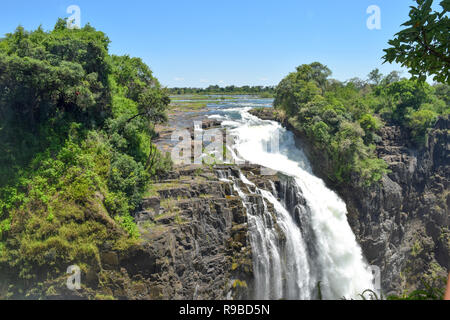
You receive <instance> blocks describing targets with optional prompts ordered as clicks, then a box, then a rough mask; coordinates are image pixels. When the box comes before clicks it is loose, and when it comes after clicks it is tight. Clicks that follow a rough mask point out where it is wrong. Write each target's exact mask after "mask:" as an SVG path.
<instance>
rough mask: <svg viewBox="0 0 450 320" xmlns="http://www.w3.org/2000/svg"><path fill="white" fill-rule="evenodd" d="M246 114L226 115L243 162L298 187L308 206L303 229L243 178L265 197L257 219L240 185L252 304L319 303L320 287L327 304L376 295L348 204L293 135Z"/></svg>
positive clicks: (268, 195)
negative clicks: (274, 145)
mask: <svg viewBox="0 0 450 320" xmlns="http://www.w3.org/2000/svg"><path fill="white" fill-rule="evenodd" d="M249 109H250V108H249V107H245V108H233V109H230V110H229V112H230V115H229V116H228V115H227V113H226V110H225V117H226V118H227V119H228V120H227V121H224V122H223V125H224V126H227V127H228V128H230V129H231V133H232V135H233V136H235V137H236V138H235V145H234V149H235V150H236V153H237V154H238V156H239V158H240V159H244V160H247V161H249V162H251V163H255V164H259V165H262V166H265V167H267V168H270V169H273V170H276V171H279V172H282V173H284V174H286V175H287V176H289V177H292V179H293V180H294V183H295V186H294V187H296V188H297V189H298V193H299V194H301V197H302V198H304V199H305V200H306V204H305V205H304V206H300V208H303V209H302V210H303V211H302V212H301V213H300V216H301V217H300V219H301V220H302V221H304V223H303V225H299V223H296V221H294V217H293V212H289V211H288V209H289V208H288V207H287V203H285V202H283V199H281V200H280V201H279V200H278V199H277V198H276V197H275V196H274V195H273V194H272V193H271V192H269V191H266V190H261V189H259V188H257V187H256V186H254V185H253V184H252V183H251V182H250V181H248V180H247V179H246V178H245V177H241V181H243V182H244V184H245V185H246V187H247V188H248V191H249V192H251V193H254V194H259V195H261V196H262V198H263V207H264V210H263V212H255V210H254V206H252V204H251V203H250V202H249V201H248V200H247V196H246V194H245V193H244V192H243V191H242V190H241V188H242V186H241V187H239V186H238V185H237V184H236V183H235V188H236V190H237V191H238V193H239V194H240V196H241V197H242V199H243V201H244V204H246V207H247V213H248V221H249V229H250V232H249V233H250V235H249V237H250V242H251V245H252V250H253V260H254V261H253V264H254V273H255V298H257V299H280V298H285V299H315V298H317V290H316V288H317V285H318V283H319V282H320V288H321V292H322V296H323V298H324V299H340V298H343V297H345V298H358V294H360V293H362V292H363V291H364V290H366V289H373V284H372V274H371V271H370V270H369V267H368V266H367V264H366V263H365V261H364V258H363V255H362V251H361V248H360V247H359V245H358V243H357V242H356V238H355V236H354V234H353V232H352V230H351V228H350V226H349V224H348V221H347V217H346V214H347V209H346V205H345V203H344V202H343V201H342V200H341V199H340V198H339V197H338V195H337V194H336V193H334V192H333V191H331V190H330V189H328V188H327V187H326V186H325V183H324V182H323V181H322V180H321V179H319V178H317V177H316V176H314V175H313V173H312V170H311V166H310V164H309V161H308V159H307V158H306V156H305V154H304V153H303V151H302V150H301V149H299V148H298V147H297V146H296V144H295V140H294V137H293V134H292V133H290V132H288V131H287V130H286V129H284V128H283V127H281V125H279V124H278V123H276V122H273V121H264V120H260V119H258V118H256V117H254V116H252V115H251V114H249V113H248V110H249ZM236 112H237V113H238V114H236ZM232 114H233V115H234V117H233V116H232ZM273 137H279V150H268V148H267V145H268V143H269V142H270V141H271V139H272V138H273ZM268 203H270V204H271V205H272V206H273V207H274V209H275V211H276V225H278V227H279V229H281V233H282V235H280V234H279V233H280V230H279V229H276V228H275V227H274V225H275V223H274V221H272V217H271V215H270V213H269V212H268V210H267V204H268ZM295 205H297V204H295ZM306 229H308V230H309V232H308V233H309V234H308V237H307V238H305V237H306V235H305V232H306V231H305V230H306ZM281 239H283V241H281Z"/></svg>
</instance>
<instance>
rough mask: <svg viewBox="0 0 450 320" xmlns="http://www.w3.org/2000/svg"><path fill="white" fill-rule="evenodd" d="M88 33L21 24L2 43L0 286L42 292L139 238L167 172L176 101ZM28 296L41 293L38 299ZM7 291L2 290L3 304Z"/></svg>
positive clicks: (133, 62)
mask: <svg viewBox="0 0 450 320" xmlns="http://www.w3.org/2000/svg"><path fill="white" fill-rule="evenodd" d="M108 45H109V39H108V38H107V37H106V35H105V34H103V33H102V32H100V31H96V30H95V29H94V28H93V27H91V26H90V25H86V26H85V27H84V28H82V29H80V30H69V29H67V28H66V22H65V21H64V20H61V19H60V20H59V21H58V22H57V24H56V26H55V28H54V30H52V31H49V32H45V31H43V30H42V28H39V29H37V30H35V31H32V32H27V31H25V30H24V29H23V28H22V27H18V28H17V30H16V31H15V32H14V33H11V34H8V35H7V36H6V38H5V39H3V40H2V41H0V88H1V89H0V115H1V116H0V149H1V153H0V176H1V177H2V179H1V181H0V274H1V276H0V284H1V283H3V282H4V281H7V282H9V283H14V284H15V285H14V286H11V287H10V288H9V292H8V295H9V296H16V297H21V296H25V297H39V296H40V294H42V292H40V291H39V290H38V289H37V288H40V286H41V285H42V283H44V282H45V281H47V280H48V279H55V278H57V277H59V276H62V275H64V274H65V270H66V268H67V267H68V266H69V265H72V264H77V265H79V266H80V267H81V268H82V270H83V271H84V272H87V271H88V270H89V269H92V268H94V269H96V270H97V271H98V270H100V269H101V262H100V251H101V248H104V247H105V246H108V247H109V248H110V249H112V250H125V249H126V248H127V247H129V246H130V245H132V244H134V243H136V241H138V236H139V233H138V229H137V227H136V225H135V223H134V220H133V218H132V217H131V215H130V214H131V213H132V211H133V210H134V209H135V208H136V206H137V205H138V204H139V202H140V200H141V197H142V195H143V194H144V193H145V192H146V191H147V189H148V187H149V183H150V181H151V180H152V179H153V178H157V177H158V176H159V175H161V174H163V173H164V172H165V171H167V170H168V169H170V166H171V162H170V159H169V158H168V157H163V156H162V155H160V154H159V152H158V151H157V149H156V147H155V146H154V145H153V144H152V138H153V137H154V135H155V132H154V125H155V124H156V123H159V122H163V121H165V119H166V114H165V111H166V109H167V106H168V105H169V103H170V99H169V96H168V93H167V92H166V90H165V89H163V88H162V87H161V86H160V84H159V82H158V80H157V79H156V78H155V77H153V75H152V72H151V70H150V69H149V68H148V66H146V65H145V64H144V63H143V62H142V61H141V60H140V59H138V58H130V57H128V56H111V55H109V54H108ZM30 288H33V289H32V290H30ZM2 294H3V293H2V292H0V295H2Z"/></svg>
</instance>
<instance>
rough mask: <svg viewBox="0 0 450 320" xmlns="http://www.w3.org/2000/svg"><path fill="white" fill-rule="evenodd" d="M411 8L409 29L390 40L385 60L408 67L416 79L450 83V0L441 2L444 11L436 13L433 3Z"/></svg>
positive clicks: (421, 2) (425, 1) (420, 2)
mask: <svg viewBox="0 0 450 320" xmlns="http://www.w3.org/2000/svg"><path fill="white" fill-rule="evenodd" d="M416 2H417V6H411V11H410V12H409V18H410V19H409V20H408V21H406V22H405V23H404V24H402V26H405V27H406V28H405V29H403V30H402V31H400V32H399V33H397V34H396V35H395V38H394V39H393V40H390V41H389V44H390V45H391V47H390V48H388V49H386V50H385V52H386V55H385V56H384V60H385V61H387V62H393V61H395V62H398V63H400V64H401V65H402V66H404V67H407V68H408V69H409V70H410V73H411V74H412V75H413V77H414V78H419V79H421V80H425V79H426V77H427V75H433V76H434V80H435V81H440V82H446V83H450V18H449V16H448V13H449V12H450V0H442V1H441V2H440V6H441V9H440V11H433V9H432V5H433V0H416Z"/></svg>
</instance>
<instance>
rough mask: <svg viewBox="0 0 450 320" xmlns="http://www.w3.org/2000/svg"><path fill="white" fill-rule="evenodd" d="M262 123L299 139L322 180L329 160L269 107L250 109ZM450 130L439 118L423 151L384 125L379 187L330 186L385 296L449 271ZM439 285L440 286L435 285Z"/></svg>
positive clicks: (378, 147) (447, 122)
mask: <svg viewBox="0 0 450 320" xmlns="http://www.w3.org/2000/svg"><path fill="white" fill-rule="evenodd" d="M252 114H254V115H255V116H257V117H260V118H262V119H267V120H275V121H279V122H281V123H282V124H284V125H285V126H286V127H287V128H288V129H289V130H291V131H293V132H294V134H295V135H296V136H297V137H298V138H299V141H298V143H299V145H300V146H301V147H303V148H304V150H305V152H306V153H307V154H308V156H309V158H310V159H311V160H313V161H311V163H312V164H313V166H314V171H315V174H316V175H318V176H321V177H322V178H323V179H324V180H325V181H327V179H326V177H324V174H323V173H324V172H326V170H327V166H328V164H327V163H328V159H325V158H324V155H323V154H322V153H320V152H318V151H316V150H314V148H312V147H311V145H310V144H309V143H308V141H307V139H306V138H305V137H304V136H303V135H302V133H301V132H298V131H297V130H296V129H295V128H293V127H292V126H291V125H290V124H289V123H288V122H287V121H286V120H285V119H280V118H278V115H277V114H276V113H274V112H273V109H272V108H266V109H254V110H252ZM449 128H450V121H449V119H448V118H447V119H444V118H441V119H439V120H438V121H437V123H436V125H435V127H434V129H432V130H431V132H429V135H428V141H427V143H426V145H425V146H424V147H422V148H421V149H417V148H414V147H413V146H410V145H409V144H408V143H409V141H411V140H410V139H409V137H408V136H407V133H405V132H403V131H402V130H401V129H400V128H399V127H397V126H386V127H384V128H382V129H381V131H380V132H379V135H380V136H381V138H382V139H381V142H380V144H379V145H378V146H377V153H378V156H379V157H380V158H382V159H384V160H385V161H386V162H387V163H388V165H389V169H390V170H391V172H390V173H389V174H387V175H385V176H384V177H383V178H382V180H381V183H380V184H379V185H376V186H372V187H358V186H357V185H356V183H352V182H350V183H347V184H345V185H343V186H342V185H341V186H333V185H332V184H331V183H329V184H330V187H331V188H332V189H334V190H336V191H337V192H338V193H339V195H340V196H341V197H342V198H343V199H344V201H345V203H346V204H347V209H348V212H349V213H348V219H349V223H350V225H351V227H352V229H353V231H354V233H355V235H356V237H357V239H358V242H359V243H360V244H361V246H362V249H363V252H364V254H365V256H366V258H367V260H368V262H369V263H370V264H372V265H377V266H379V267H380V268H381V281H382V288H383V290H384V292H385V293H386V294H391V293H395V294H400V293H401V292H403V291H404V290H408V291H409V290H413V289H416V288H417V287H420V284H421V280H425V281H429V280H431V279H432V278H436V276H442V277H447V275H448V272H449V271H450V266H449V260H450V258H449V256H450V233H449V222H450V219H449V212H450V211H449V208H450V192H449V184H450V174H449V172H450V140H449V137H448V134H449ZM438 285H439V284H438Z"/></svg>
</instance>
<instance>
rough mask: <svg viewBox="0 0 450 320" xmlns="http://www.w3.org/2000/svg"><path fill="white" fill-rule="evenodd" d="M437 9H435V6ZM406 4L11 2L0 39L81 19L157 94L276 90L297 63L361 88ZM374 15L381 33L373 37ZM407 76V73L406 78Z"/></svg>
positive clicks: (366, 0)
mask: <svg viewBox="0 0 450 320" xmlns="http://www.w3.org/2000/svg"><path fill="white" fill-rule="evenodd" d="M435 2H436V1H435ZM412 4H413V1H412V0H395V1H393V0H340V1H337V0H314V1H313V0H309V1H306V0H294V1H291V0H278V1H274V0H270V1H269V0H258V1H254V0H240V1H236V0H226V1H223V0H222V1H217V0H208V1H204V0H190V1H186V0H183V1H182V0H178V1H174V0H165V1H162V0H161V1H155V0H128V1H115V0H114V1H106V0H90V1H85V0H71V1H65V0H42V1H32V0H15V1H8V2H6V1H3V3H2V6H1V9H0V36H3V34H5V33H8V32H11V31H13V30H14V29H15V28H16V27H17V26H18V25H19V24H21V25H23V26H24V27H25V28H26V29H35V28H37V27H38V26H39V25H40V24H42V25H43V27H44V29H47V30H48V29H51V28H53V26H54V24H55V22H56V20H57V18H58V17H69V16H70V15H69V14H67V13H66V9H67V7H68V6H69V5H78V6H79V7H80V9H81V23H82V25H84V24H85V23H87V22H90V23H91V25H93V26H94V27H95V28H97V29H99V30H102V31H104V32H105V33H106V34H107V35H108V36H109V38H110V39H111V41H112V43H111V46H110V52H111V53H114V54H129V55H131V56H137V57H141V58H142V59H143V60H144V61H145V62H146V63H147V64H148V65H149V66H150V67H151V68H152V70H153V71H154V74H155V75H156V76H157V77H158V78H159V79H160V81H161V83H162V84H163V85H166V86H169V87H174V86H179V87H184V86H191V87H205V86H207V85H209V84H219V85H221V86H224V85H230V84H234V85H276V84H277V83H278V82H279V81H280V80H281V79H282V78H283V77H284V76H285V75H287V74H288V73H289V72H291V71H293V70H294V69H295V67H296V66H298V65H300V64H303V63H311V62H314V61H319V62H321V63H323V64H326V65H327V66H328V67H329V68H330V69H331V70H332V71H333V77H334V78H336V79H339V80H347V79H350V78H352V77H361V78H365V77H366V75H367V74H368V73H369V72H370V71H371V70H372V69H374V68H380V70H381V71H382V72H383V73H388V72H390V71H392V70H401V68H400V67H399V66H397V65H389V64H385V65H382V61H381V57H382V56H383V49H384V48H386V47H387V41H388V40H389V39H391V38H392V37H393V35H394V34H395V33H396V32H398V31H400V25H401V24H402V23H403V22H405V21H406V20H407V18H408V12H409V6H410V5H412ZM370 5H377V6H378V7H379V8H380V9H381V29H380V30H369V29H368V28H367V26H366V21H367V19H368V18H369V16H370V15H369V14H367V13H366V10H367V8H368V7H369V6H370ZM405 75H406V73H405Z"/></svg>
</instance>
